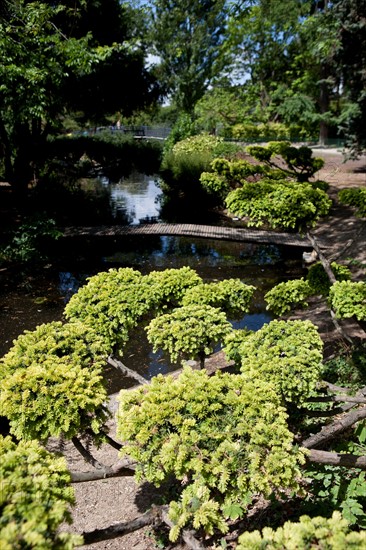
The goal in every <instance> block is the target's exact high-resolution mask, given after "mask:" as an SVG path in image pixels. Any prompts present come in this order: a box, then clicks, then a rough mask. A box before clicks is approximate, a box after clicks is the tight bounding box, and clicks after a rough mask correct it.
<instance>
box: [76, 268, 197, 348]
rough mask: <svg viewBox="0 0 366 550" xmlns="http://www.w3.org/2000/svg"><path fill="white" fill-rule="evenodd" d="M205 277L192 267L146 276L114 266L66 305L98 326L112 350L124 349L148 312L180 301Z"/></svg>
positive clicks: (91, 280)
mask: <svg viewBox="0 0 366 550" xmlns="http://www.w3.org/2000/svg"><path fill="white" fill-rule="evenodd" d="M201 281H202V280H201V278H200V277H199V276H198V275H197V273H196V272H195V271H194V270H193V269H190V268H189V267H182V268H181V269H166V270H164V271H152V272H151V273H150V274H149V275H146V276H143V275H141V273H140V272H139V271H137V270H135V269H132V268H129V267H126V268H120V269H110V270H109V271H106V272H102V273H98V274H97V275H94V276H93V277H90V278H89V279H88V283H87V284H86V285H85V286H83V287H82V288H80V289H79V290H78V292H77V293H76V294H74V295H73V296H72V297H71V300H70V301H69V303H68V304H67V305H66V307H65V316H66V318H67V319H70V320H72V321H81V322H82V323H83V324H85V325H86V326H89V327H92V328H93V329H94V330H96V331H97V333H98V334H99V335H100V336H101V337H102V338H103V339H104V341H105V343H106V346H107V348H108V349H109V350H110V352H111V351H112V349H114V348H116V349H118V351H119V352H120V353H122V352H123V347H124V345H125V344H126V342H127V341H128V339H129V336H130V332H131V330H132V329H133V328H135V327H136V326H137V324H138V323H139V322H140V320H141V319H142V317H143V316H144V315H146V314H148V313H152V312H155V313H156V312H160V311H163V310H165V309H166V308H167V307H175V306H177V305H179V304H180V301H181V300H182V297H183V295H184V293H185V291H186V290H187V289H188V288H190V287H191V286H194V285H196V284H198V283H200V282H201Z"/></svg>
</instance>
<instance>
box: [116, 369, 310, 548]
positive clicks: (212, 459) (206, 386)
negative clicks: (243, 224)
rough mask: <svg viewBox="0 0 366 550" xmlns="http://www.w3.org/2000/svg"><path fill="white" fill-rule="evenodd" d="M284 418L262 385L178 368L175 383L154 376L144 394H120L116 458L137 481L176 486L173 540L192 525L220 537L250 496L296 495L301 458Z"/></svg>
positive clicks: (172, 506)
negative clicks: (120, 444) (131, 462)
mask: <svg viewBox="0 0 366 550" xmlns="http://www.w3.org/2000/svg"><path fill="white" fill-rule="evenodd" d="M286 418H287V417H286V413H285V410H284V409H283V407H282V406H281V404H280V401H279V396H278V395H277V393H276V392H275V391H274V390H273V387H272V385H271V384H269V383H267V382H264V381H263V380H262V379H259V378H254V379H252V380H250V379H249V378H248V379H245V378H244V377H243V376H242V375H230V374H222V373H216V374H215V375H214V376H211V377H209V376H208V374H207V373H206V371H192V370H191V369H189V368H185V369H184V370H183V374H181V375H180V376H179V378H177V379H173V378H172V377H163V376H161V375H159V376H157V377H155V378H153V380H152V382H151V385H150V386H149V387H147V388H140V389H137V390H136V391H133V392H131V391H122V392H121V395H120V407H119V413H118V435H119V437H120V438H121V440H122V441H124V442H126V445H125V446H124V448H123V451H122V452H123V455H128V456H131V457H132V458H134V459H136V460H137V462H138V467H137V471H136V475H137V479H138V480H141V479H147V480H148V481H151V482H153V483H154V484H156V485H160V484H161V483H162V482H163V481H164V480H166V479H168V478H169V477H170V476H171V475H174V476H175V477H176V478H177V479H178V480H180V481H181V484H180V485H179V486H178V487H179V490H180V491H181V494H180V497H179V498H178V499H176V500H175V501H173V502H171V504H170V510H169V515H170V517H171V519H172V520H173V522H174V524H175V526H174V527H173V528H172V530H171V532H170V537H171V540H173V541H174V540H176V539H177V538H178V535H179V532H180V530H181V529H182V528H184V527H185V526H188V525H191V524H193V527H195V528H197V529H198V528H200V527H203V529H204V530H205V531H206V532H207V533H212V532H213V529H214V528H218V529H219V530H221V531H222V532H226V531H227V530H228V527H227V524H226V521H225V520H226V519H230V518H231V519H236V518H238V517H240V516H241V515H242V514H243V513H244V512H245V510H246V508H247V505H248V504H249V503H250V501H251V497H252V495H253V494H254V493H258V492H259V493H262V494H265V495H269V494H270V493H271V492H272V491H273V489H279V490H280V489H285V488H288V489H293V490H295V491H296V490H297V489H298V484H297V479H298V477H299V474H300V473H299V465H300V464H303V462H304V455H303V453H302V452H301V451H300V450H299V449H297V448H296V447H295V446H294V445H293V436H292V434H291V433H290V432H289V430H288V428H287V425H286Z"/></svg>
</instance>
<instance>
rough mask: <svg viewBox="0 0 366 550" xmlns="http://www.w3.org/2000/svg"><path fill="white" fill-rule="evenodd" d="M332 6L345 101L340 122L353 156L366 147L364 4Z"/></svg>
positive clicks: (350, 1) (351, 0)
mask: <svg viewBox="0 0 366 550" xmlns="http://www.w3.org/2000/svg"><path fill="white" fill-rule="evenodd" d="M333 9H334V13H335V17H336V18H337V21H338V38H339V41H340V43H339V49H338V52H337V54H336V59H337V61H338V66H339V71H340V73H341V82H342V86H343V87H344V92H345V97H346V100H347V104H346V105H345V108H344V111H343V113H342V117H341V120H340V125H341V128H342V129H343V131H344V133H345V135H346V138H347V144H348V145H349V146H350V147H351V149H352V151H353V152H354V153H355V154H356V155H357V154H359V153H361V152H362V151H364V150H365V148H366V130H365V129H366V95H365V89H366V27H365V18H366V3H365V1H364V0H345V1H340V0H337V1H336V2H334V8H333Z"/></svg>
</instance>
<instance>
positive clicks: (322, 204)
mask: <svg viewBox="0 0 366 550" xmlns="http://www.w3.org/2000/svg"><path fill="white" fill-rule="evenodd" d="M225 203H226V206H227V208H228V210H229V212H230V213H231V214H233V215H235V216H239V217H248V218H249V220H248V222H247V223H248V226H255V227H260V226H262V225H263V224H264V223H268V225H269V226H270V227H271V228H273V229H276V228H283V229H294V230H296V231H304V230H305V229H306V228H307V227H314V226H315V225H316V223H317V221H318V220H319V218H320V217H322V216H325V215H326V214H327V213H328V212H329V210H330V207H331V200H330V199H329V197H328V196H327V194H326V193H324V191H321V190H320V189H313V187H312V186H311V185H310V184H307V183H303V184H301V185H299V184H298V183H297V182H294V181H287V180H272V179H269V178H263V179H262V180H260V181H258V182H256V183H244V185H243V186H242V187H241V188H239V189H235V190H234V191H231V192H230V193H229V194H228V196H227V197H226V200H225Z"/></svg>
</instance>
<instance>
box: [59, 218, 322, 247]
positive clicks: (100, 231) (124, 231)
mask: <svg viewBox="0 0 366 550" xmlns="http://www.w3.org/2000/svg"><path fill="white" fill-rule="evenodd" d="M130 235H131V236H132V235H137V236H138V235H160V236H161V235H169V236H179V237H194V238H196V237H199V238H204V239H220V240H226V241H237V242H253V243H260V244H280V245H284V246H297V247H301V248H312V246H311V244H310V241H309V240H308V238H307V237H306V236H301V235H298V234H292V233H276V232H273V231H261V230H259V229H254V230H249V229H243V228H238V227H221V226H213V225H195V224H184V223H179V224H174V223H152V224H141V225H132V226H124V225H110V226H99V227H66V228H64V230H63V236H64V237H65V238H70V237H124V236H130Z"/></svg>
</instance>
